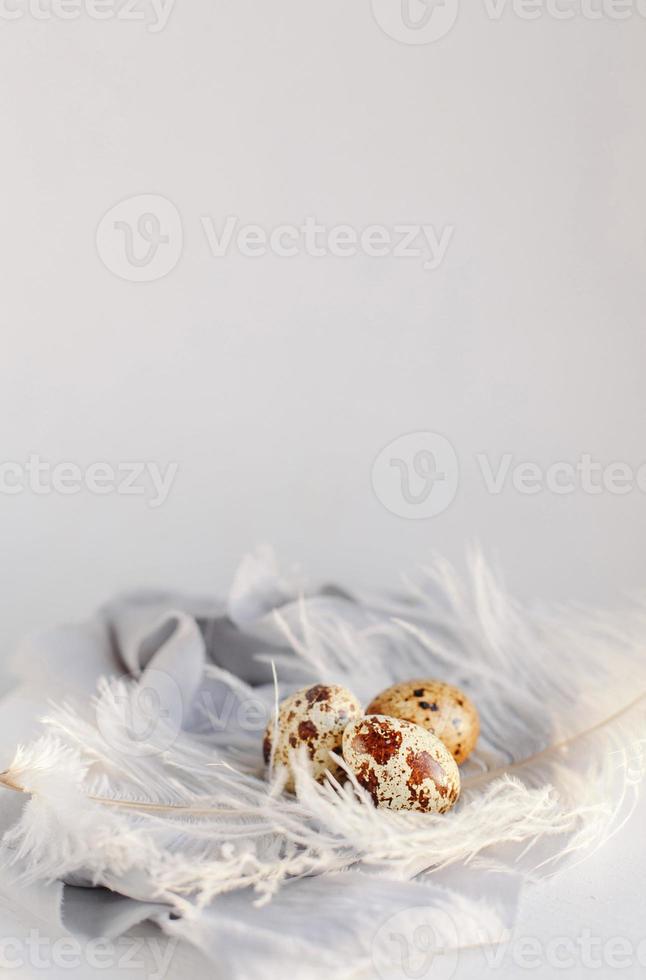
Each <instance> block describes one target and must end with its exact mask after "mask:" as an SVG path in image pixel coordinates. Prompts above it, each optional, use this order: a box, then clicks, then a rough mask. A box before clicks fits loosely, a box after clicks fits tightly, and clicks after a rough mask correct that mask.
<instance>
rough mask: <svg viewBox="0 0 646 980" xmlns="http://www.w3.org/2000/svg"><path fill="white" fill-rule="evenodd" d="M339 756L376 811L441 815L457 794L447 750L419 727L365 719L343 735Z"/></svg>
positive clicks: (456, 774)
mask: <svg viewBox="0 0 646 980" xmlns="http://www.w3.org/2000/svg"><path fill="white" fill-rule="evenodd" d="M343 758H344V759H345V761H346V763H347V764H348V766H349V767H350V769H351V770H352V772H353V773H354V774H355V776H356V778H357V781H358V783H359V784H360V785H361V786H363V787H364V788H365V789H367V790H368V792H369V793H370V795H371V796H372V800H373V802H374V804H375V806H377V807H386V808H388V809H390V810H421V811H423V812H424V813H445V812H446V811H447V810H450V809H451V808H452V807H453V806H455V804H456V803H457V800H458V797H459V795H460V773H459V771H458V767H457V765H456V763H455V760H454V759H453V756H452V755H451V753H450V752H449V751H448V749H447V748H446V747H445V746H444V745H443V744H442V742H441V741H440V740H439V738H436V737H435V735H433V734H432V733H431V732H429V731H427V730H426V729H425V728H420V726H419V725H414V724H413V723H412V722H409V721H402V720H400V719H399V718H390V717H387V716H386V715H366V716H365V717H364V718H360V719H358V720H357V721H354V722H351V723H350V724H349V725H348V726H347V728H346V730H345V732H344V733H343Z"/></svg>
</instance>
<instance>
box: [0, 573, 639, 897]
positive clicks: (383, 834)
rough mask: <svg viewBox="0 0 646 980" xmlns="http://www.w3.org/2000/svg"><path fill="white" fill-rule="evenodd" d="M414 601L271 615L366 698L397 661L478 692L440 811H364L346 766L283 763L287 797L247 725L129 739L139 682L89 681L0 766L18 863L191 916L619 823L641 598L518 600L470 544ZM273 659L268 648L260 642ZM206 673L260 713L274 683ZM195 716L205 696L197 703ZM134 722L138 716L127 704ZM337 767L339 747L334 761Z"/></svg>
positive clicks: (630, 779)
mask: <svg viewBox="0 0 646 980" xmlns="http://www.w3.org/2000/svg"><path fill="white" fill-rule="evenodd" d="M411 589H412V594H411V596H410V597H406V598H403V599H401V600H396V601H384V600H383V599H375V598H374V597H372V598H368V597H366V598H365V600H364V601H363V602H362V603H361V606H362V608H365V609H367V610H369V621H368V622H367V624H366V623H364V624H363V625H362V626H361V627H357V625H356V621H355V620H354V619H353V618H352V617H348V618H346V617H344V616H343V615H342V613H341V611H340V609H341V607H340V606H339V605H338V604H337V605H336V606H335V607H334V609H335V612H334V614H331V613H330V610H329V608H322V607H321V606H320V604H318V603H316V602H315V601H312V600H308V599H301V600H300V601H298V602H295V603H292V604H288V605H287V606H283V607H282V608H281V610H280V611H279V612H274V613H273V614H270V615H269V616H268V617H267V623H266V624H265V626H266V629H267V630H268V631H270V632H271V631H272V630H273V634H272V639H271V646H272V649H273V647H274V645H276V646H278V644H279V641H280V642H284V639H285V638H286V639H287V640H288V642H289V645H290V647H291V649H292V650H293V651H294V652H295V653H296V654H297V655H298V656H299V657H300V658H301V663H302V667H303V676H304V677H305V678H312V679H315V680H320V681H324V682H337V683H342V684H344V685H346V686H347V687H349V688H350V689H351V690H353V691H354V692H355V693H356V694H357V695H358V696H359V697H360V698H364V699H366V700H368V699H369V698H370V697H371V696H373V695H374V694H375V693H376V692H377V691H379V690H380V689H381V688H383V687H385V686H387V685H390V684H392V683H394V682H396V681H400V680H406V679H409V678H411V677H423V676H427V677H440V678H442V679H444V680H447V681H449V682H451V683H454V684H457V685H459V686H460V687H463V688H464V689H465V690H466V691H467V692H468V694H469V695H470V697H471V698H472V699H473V700H474V702H475V703H476V704H477V706H478V709H479V711H480V715H481V720H482V737H481V741H480V744H479V747H478V750H477V752H476V753H475V754H474V756H473V757H472V758H471V759H470V760H469V762H468V763H467V765H465V766H464V767H463V771H462V777H463V783H462V785H463V791H462V797H461V800H460V803H459V804H458V806H457V807H456V809H455V810H453V811H452V812H450V813H449V814H447V815H444V816H436V815H427V814H416V813H393V812H390V811H387V810H377V809H375V808H374V806H373V805H372V802H371V800H370V798H369V796H368V794H367V793H366V792H365V791H364V790H363V789H362V788H361V786H359V785H358V784H357V783H356V780H355V779H354V777H353V776H352V774H351V773H348V779H347V781H346V782H345V783H344V784H343V785H341V784H339V783H338V782H336V781H335V780H334V779H332V778H329V779H328V781H327V782H326V783H325V784H323V785H320V784H318V783H316V782H315V781H314V780H313V779H312V777H311V775H310V773H309V769H308V764H307V760H306V759H305V758H303V757H301V758H300V759H298V760H296V761H295V765H296V769H297V773H296V775H297V778H296V795H295V796H287V795H284V794H282V793H281V791H280V790H281V787H280V784H279V783H277V782H274V783H273V784H270V783H268V782H267V781H266V780H265V779H264V776H263V772H262V765H261V752H260V742H261V734H260V733H259V731H258V730H255V731H245V730H243V729H236V730H235V731H229V730H224V731H220V732H217V733H213V732H211V733H210V734H206V735H196V734H190V733H187V732H183V731H177V730H176V728H175V727H174V726H173V717H172V712H171V713H170V715H169V717H168V718H167V719H166V721H165V722H164V723H162V724H157V725H156V726H155V727H154V730H152V731H151V732H149V733H148V734H147V737H146V741H145V747H140V750H137V751H132V750H131V749H132V738H131V735H130V734H129V732H130V730H131V728H132V726H133V724H134V725H135V727H136V725H137V720H138V716H139V715H140V714H141V710H142V708H141V704H140V700H141V699H140V695H141V686H142V683H143V681H140V682H137V681H132V680H123V679H121V680H111V681H107V680H106V681H104V682H102V684H101V685H100V689H99V692H98V694H97V696H96V699H95V702H94V704H93V705H92V706H86V707H85V709H78V708H76V709H72V708H71V707H66V706H64V707H61V708H58V709H56V710H54V711H53V712H52V714H51V715H50V716H49V717H48V718H47V719H46V720H45V723H46V731H45V734H44V735H43V736H42V737H41V738H40V739H39V740H38V741H36V742H35V743H34V744H33V745H32V746H31V747H29V748H26V749H23V748H21V749H19V750H18V752H17V754H16V757H15V760H14V762H13V764H12V766H11V768H10V770H9V771H8V772H7V773H5V774H3V776H2V777H0V779H1V780H2V781H3V782H4V783H5V785H6V786H8V787H11V788H13V789H20V790H21V791H23V792H25V793H28V794H30V799H29V801H28V802H27V805H26V806H25V808H24V811H23V815H22V817H21V819H20V821H19V823H18V824H17V825H16V826H15V827H14V828H13V829H12V830H11V831H10V832H9V833H8V835H7V836H6V838H5V843H7V844H8V845H9V846H10V847H11V848H12V849H13V851H14V853H15V855H16V857H17V858H19V859H20V860H21V862H24V864H25V866H26V867H27V868H28V871H29V873H30V874H31V875H33V876H35V877H43V878H67V879H70V878H71V879H74V880H78V877H79V876H82V877H83V878H84V879H86V880H89V881H91V882H93V883H100V884H106V885H108V886H109V887H111V888H115V889H118V890H120V891H123V892H124V893H126V894H130V895H133V896H134V897H140V898H146V899H150V898H155V899H160V900H163V901H166V902H169V903H171V904H173V905H174V906H175V907H176V908H177V909H178V910H180V911H183V912H185V913H186V912H187V911H188V910H189V909H191V908H193V909H194V908H195V906H198V907H201V906H204V905H206V904H208V903H209V902H210V901H211V900H212V899H213V897H214V896H216V895H218V894H222V893H224V892H230V891H233V890H235V889H238V888H240V887H243V886H247V885H252V886H254V887H255V888H256V889H257V891H258V892H259V900H260V901H265V900H267V899H268V898H270V897H271V895H272V894H273V893H274V892H275V890H276V889H277V888H278V887H279V885H280V884H281V882H283V881H284V880H286V879H287V878H291V877H294V876H302V875H319V874H323V873H326V872H337V871H340V870H342V869H344V868H347V867H349V866H351V865H358V866H362V867H364V868H367V867H370V868H371V869H372V870H377V871H381V872H383V873H386V874H387V875H388V876H389V877H399V878H401V879H405V878H409V877H411V876H413V875H416V874H419V873H420V872H428V873H433V872H434V871H436V870H437V869H440V868H443V867H446V866H448V865H452V864H456V863H465V862H466V863H469V862H470V863H472V864H473V863H474V862H477V863H478V864H480V865H486V866H488V867H492V868H496V869H500V868H509V869H514V870H518V869H519V868H520V869H522V870H523V871H525V872H527V873H550V872H551V871H552V870H553V869H555V868H556V867H557V866H558V864H559V862H561V861H562V860H563V859H565V858H568V857H571V856H573V855H581V856H582V855H584V854H588V853H590V851H591V850H592V849H594V848H595V847H598V846H600V845H601V844H602V843H603V842H604V841H605V840H606V839H607V838H608V837H609V836H610V835H611V834H612V833H615V832H617V830H618V829H619V828H620V827H621V826H622V825H623V822H624V821H625V820H626V819H627V817H628V815H629V814H630V812H631V808H632V807H633V806H634V802H635V799H636V793H637V787H638V783H639V781H640V779H641V777H642V775H643V771H644V765H645V763H644V757H643V753H642V747H643V746H644V744H646V742H645V740H646V699H645V696H644V692H646V658H644V655H643V654H644V645H645V643H646V608H645V606H644V604H643V603H635V604H634V605H633V606H632V607H631V608H629V609H625V610H623V611H622V612H621V613H619V614H605V613H604V614H602V613H598V612H596V613H595V612H592V611H590V610H585V609H580V608H573V607H567V608H565V607H560V608H552V609H541V608H533V609H527V608H524V607H523V606H522V605H521V604H520V603H518V602H517V601H515V600H514V599H513V598H512V597H510V596H509V595H508V593H507V592H506V591H505V589H504V588H503V586H502V585H501V583H500V581H499V580H498V578H497V577H496V576H494V575H493V573H492V572H491V571H490V569H489V568H488V566H487V565H486V564H485V562H484V560H483V559H482V558H481V556H480V555H475V556H474V558H473V559H472V561H471V562H470V566H469V573H468V576H467V578H466V580H465V581H462V580H461V579H460V578H459V576H458V575H457V574H456V573H455V572H454V570H453V569H452V568H450V567H449V566H447V565H446V564H445V563H444V562H441V561H437V562H436V563H435V564H434V565H433V566H432V567H431V568H429V569H427V570H426V572H425V574H424V577H423V579H422V581H421V583H417V584H416V585H415V586H414V588H413V587H411ZM272 658H273V660H275V662H276V667H277V671H278V675H279V676H280V673H281V654H280V653H278V654H274V653H272ZM206 673H207V675H208V677H207V679H210V680H214V679H215V680H217V682H218V683H222V682H224V683H225V684H226V685H228V688H229V690H230V692H231V696H232V697H235V698H236V699H237V700H238V701H241V700H244V699H245V698H248V699H253V700H255V701H258V698H259V697H262V698H264V700H265V703H266V705H267V706H268V708H269V709H271V707H272V706H273V700H274V692H273V691H272V690H271V688H269V689H262V691H259V689H258V688H250V687H248V686H247V685H246V684H244V682H242V681H241V680H240V679H239V678H237V677H233V676H232V675H230V674H228V673H227V672H226V671H224V670H222V669H220V668H215V667H213V666H210V667H207V668H206ZM206 713H207V714H208V711H207V712H206ZM140 720H141V719H140ZM340 762H341V764H342V765H343V760H340Z"/></svg>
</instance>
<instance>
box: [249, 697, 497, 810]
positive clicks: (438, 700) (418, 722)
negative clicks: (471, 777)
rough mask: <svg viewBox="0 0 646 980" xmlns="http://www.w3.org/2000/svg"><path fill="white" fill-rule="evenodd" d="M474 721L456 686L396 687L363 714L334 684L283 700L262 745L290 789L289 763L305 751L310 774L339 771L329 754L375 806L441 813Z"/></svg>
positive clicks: (469, 747) (456, 786)
mask: <svg viewBox="0 0 646 980" xmlns="http://www.w3.org/2000/svg"><path fill="white" fill-rule="evenodd" d="M479 733H480V722H479V719H478V712H477V711H476V709H475V706H474V705H473V703H472V702H471V701H470V700H469V698H468V697H467V696H466V694H464V693H463V692H462V691H461V690H460V689H459V688H457V687H454V686H453V685H451V684H445V683H443V682H442V681H436V680H413V681H407V682H405V683H402V684H395V685H394V686H393V687H389V688H388V689H387V690H385V691H382V692H381V694H378V695H377V697H375V698H373V700H372V701H371V702H370V704H369V705H368V707H367V708H366V710H365V712H364V711H363V709H362V707H361V704H360V703H359V701H358V700H357V698H356V697H355V696H354V695H353V694H352V693H351V692H350V691H348V690H346V688H344V687H340V686H339V685H337V684H315V685H314V686H313V687H307V688H303V689H302V690H300V691H296V693H295V694H292V695H290V697H288V698H286V699H285V700H284V701H283V702H282V703H281V704H280V706H279V709H278V718H277V719H276V718H274V719H272V720H271V721H270V722H269V725H268V726H267V729H266V731H265V736H264V741H263V754H264V759H265V763H266V764H267V765H268V766H270V767H271V769H272V771H276V770H277V769H284V770H285V773H284V776H285V789H287V790H293V789H294V781H293V774H292V767H291V760H292V758H293V755H294V753H295V752H297V751H299V750H300V749H301V747H303V746H304V747H305V749H306V751H307V754H308V756H309V758H310V760H311V764H312V772H313V775H314V777H315V778H316V779H317V780H318V781H319V782H322V781H323V780H324V779H325V774H326V773H327V772H330V773H331V774H332V775H334V776H335V777H336V778H337V779H343V777H344V776H345V773H344V771H343V770H342V769H341V767H340V766H339V765H338V764H337V763H336V761H335V760H334V758H333V757H332V756H331V755H330V753H331V752H334V753H337V754H339V753H341V754H342V755H343V759H344V761H345V763H346V765H347V766H348V768H349V769H350V770H351V771H352V772H353V773H354V776H355V777H356V780H357V782H358V783H359V784H360V785H361V786H363V787H364V789H366V790H367V791H368V793H369V794H370V796H371V797H372V800H373V802H374V804H375V806H377V807H386V808H388V809H390V810H418V811H422V812H424V813H446V811H447V810H450V809H451V808H452V807H453V806H455V804H456V803H457V801H458V797H459V795H460V772H459V770H458V765H459V764H461V763H462V762H464V761H465V759H466V758H467V757H468V756H469V755H470V753H471V752H472V751H473V749H474V746H475V744H476V741H477V739H478V735H479Z"/></svg>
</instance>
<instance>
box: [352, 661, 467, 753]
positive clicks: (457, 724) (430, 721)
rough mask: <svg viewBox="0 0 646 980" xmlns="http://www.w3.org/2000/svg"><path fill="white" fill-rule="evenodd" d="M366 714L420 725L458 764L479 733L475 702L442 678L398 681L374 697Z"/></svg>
mask: <svg viewBox="0 0 646 980" xmlns="http://www.w3.org/2000/svg"><path fill="white" fill-rule="evenodd" d="M366 714H369V715H372V714H379V715H389V716H390V717H392V718H401V719H404V720H405V721H412V722H413V724H415V725H421V727H422V728H426V729H427V731H429V732H432V733H433V735H437V737H438V738H439V739H440V740H441V741H442V742H444V744H445V745H446V747H447V749H448V750H449V752H451V754H452V755H453V758H454V759H455V761H456V762H457V763H458V765H459V764H461V763H462V762H464V761H465V759H467V758H468V756H469V755H470V754H471V753H472V752H473V749H474V747H475V744H476V742H477V740H478V735H479V734H480V719H479V718H478V712H477V711H476V708H475V705H474V704H473V702H472V701H470V700H469V698H468V697H467V696H466V694H464V692H463V691H461V690H460V688H459V687H453V685H452V684H444V683H443V682H442V681H434V680H413V681H407V682H406V683H404V684H395V685H394V686H393V687H389V688H388V689H387V690H385V691H382V692H381V694H378V695H377V697H376V698H373V700H372V701H371V702H370V704H369V705H368V707H367V708H366Z"/></svg>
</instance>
